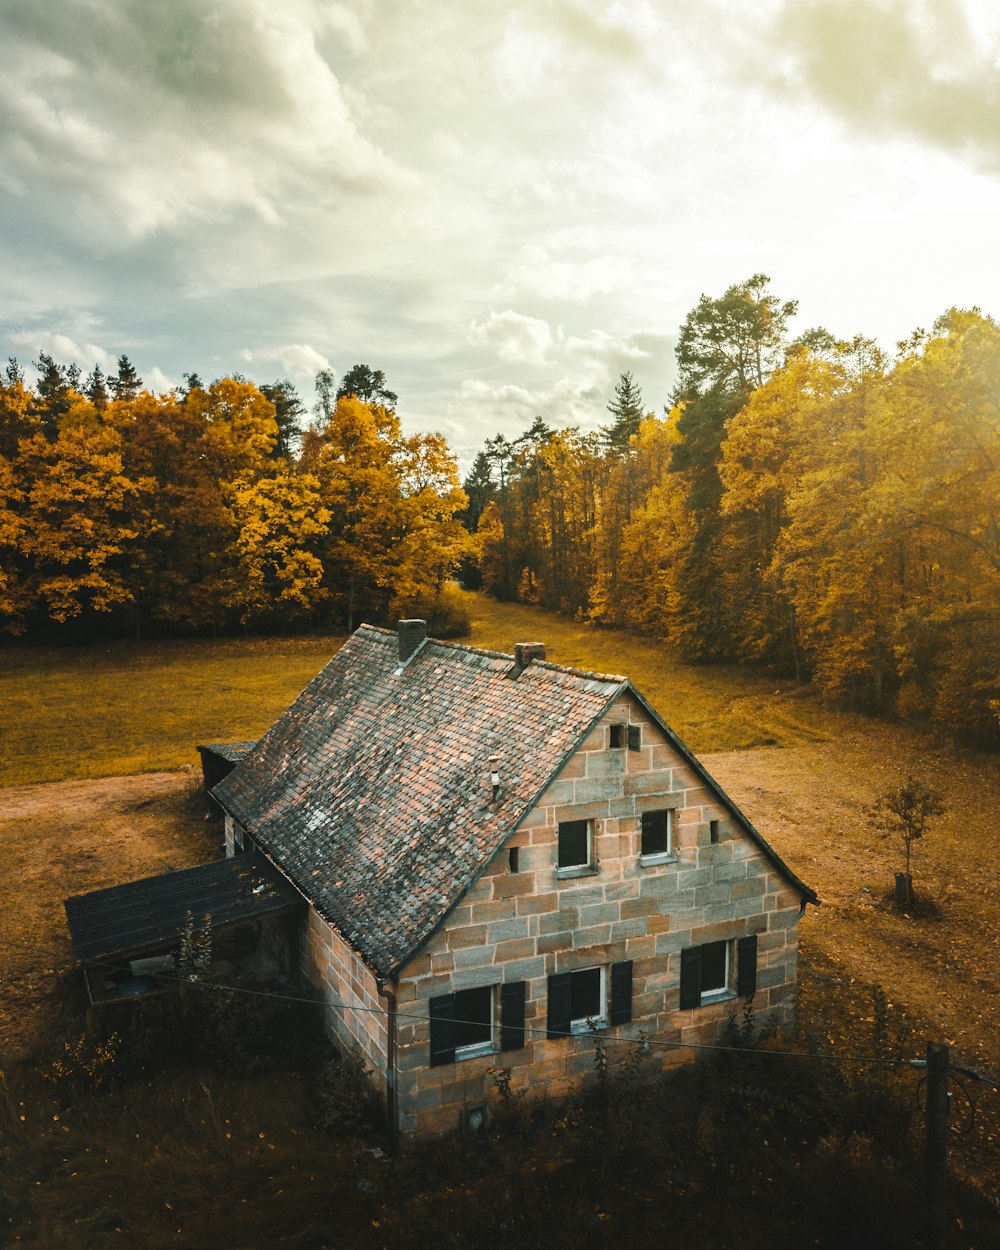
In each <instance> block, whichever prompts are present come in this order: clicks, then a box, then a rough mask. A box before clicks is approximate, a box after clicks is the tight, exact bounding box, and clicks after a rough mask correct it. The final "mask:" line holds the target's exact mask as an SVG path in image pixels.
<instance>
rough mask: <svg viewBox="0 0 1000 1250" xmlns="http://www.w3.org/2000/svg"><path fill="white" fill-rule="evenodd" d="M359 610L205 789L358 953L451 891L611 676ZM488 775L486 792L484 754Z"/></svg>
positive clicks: (384, 959) (579, 731) (603, 697)
mask: <svg viewBox="0 0 1000 1250" xmlns="http://www.w3.org/2000/svg"><path fill="white" fill-rule="evenodd" d="M512 659H513V657H512V656H509V655H503V654H500V653H497V652H490V651H481V650H476V649H474V648H472V647H465V646H456V645H452V644H446V643H440V642H435V641H433V640H429V641H428V642H426V643H425V644H424V645H423V646H422V647H421V648H420V650H419V651H418V652H417V653H416V654H415V655H414V656H413V657H412V659H411V660H410V661H409V662H408V663H407V664H405V665H400V663H399V660H398V650H397V638H396V634H395V633H390V632H389V631H387V630H382V629H378V628H376V627H375V626H369V625H364V626H362V627H361V629H359V630H358V631H357V632H356V633H355V634H353V635H352V637H351V638H350V639H349V640H348V641H347V642H346V643H345V644H344V646H343V647H342V648H341V650H340V651H338V652H337V654H336V655H335V656H334V658H333V659H332V660H331V661H330V663H329V664H328V665H327V666H326V668H325V669H324V670H323V671H322V672H321V673H320V674H319V676H318V677H316V678H315V680H314V681H312V682H311V683H310V684H309V685H308V686H307V687H306V689H305V690H304V691H303V692H302V694H301V695H300V696H299V697H298V699H296V701H295V702H294V703H293V704H292V706H291V707H290V708H289V709H288V711H287V712H285V714H284V715H283V716H282V717H280V719H279V720H278V721H277V722H276V723H275V724H274V725H273V726H272V727H271V729H270V730H269V731H268V733H267V734H266V735H265V736H264V737H263V738H262V739H261V740H260V742H259V743H258V744H257V746H256V747H255V748H254V749H253V750H252V751H251V752H250V753H249V754H248V755H247V756H246V758H245V759H244V761H243V762H242V763H241V764H240V765H239V766H238V767H237V768H236V769H234V771H233V772H232V773H230V774H229V776H228V777H227V778H226V779H225V780H224V781H222V782H220V784H219V785H218V786H216V788H215V790H214V791H213V793H214V795H215V796H216V798H218V799H219V801H220V802H221V803H222V804H223V805H224V806H225V807H226V808H227V809H228V810H229V811H230V812H232V814H233V815H234V816H235V817H236V819H237V820H238V821H240V823H241V824H243V825H244V826H245V827H246V828H247V829H248V830H249V832H250V833H251V834H252V835H253V837H254V838H255V839H256V840H257V841H258V842H259V844H260V845H261V846H262V847H263V848H264V849H265V850H266V851H267V852H268V853H269V854H270V855H272V856H273V857H274V859H275V861H276V862H277V863H279V864H280V865H281V867H282V868H283V869H284V870H285V871H286V872H287V873H288V874H289V876H290V877H291V878H292V880H294V881H295V882H296V883H297V884H298V885H299V886H300V887H301V888H302V890H303V891H304V892H305V893H306V894H307V895H308V896H309V897H310V898H311V899H312V901H313V902H314V903H315V905H316V906H317V907H318V908H319V910H320V911H321V912H322V913H323V914H324V915H325V916H326V917H327V918H328V919H330V920H331V921H333V923H334V924H335V925H336V926H337V928H338V929H339V930H340V932H341V933H342V934H343V935H344V936H345V937H346V938H347V940H348V941H349V942H350V943H351V944H352V945H353V946H354V947H355V948H356V949H357V950H358V951H360V952H361V954H362V955H363V956H364V957H365V959H366V960H367V961H368V962H369V963H370V964H371V966H372V967H373V968H375V969H376V970H377V971H379V972H381V973H383V974H390V973H392V972H393V971H395V970H396V969H398V968H399V967H400V966H401V965H402V964H403V963H404V962H405V961H406V959H407V958H409V956H410V955H411V954H412V953H413V952H414V951H415V950H416V949H417V948H418V947H419V946H420V945H421V944H422V943H423V942H424V941H425V940H426V938H427V937H428V936H429V935H430V933H431V932H433V930H434V928H435V927H436V926H437V925H438V924H439V923H440V921H441V920H442V919H443V918H444V916H445V915H446V914H447V912H448V911H449V910H450V909H451V908H452V907H453V906H454V905H455V904H456V903H457V902H458V901H459V899H460V898H461V897H462V895H463V894H464V893H465V892H466V890H467V889H468V888H469V885H470V884H471V883H472V881H473V880H474V879H475V878H476V876H477V875H478V874H479V873H480V872H481V871H482V869H483V867H484V866H485V864H486V863H487V862H488V861H489V859H490V858H491V857H492V855H494V854H495V853H496V851H497V850H498V849H499V847H500V846H501V845H502V844H503V842H504V841H505V840H506V838H507V837H508V836H509V834H510V833H511V832H512V830H513V829H514V828H516V826H517V824H518V823H519V822H520V820H521V819H522V818H523V817H524V815H525V814H526V813H527V812H528V810H529V809H530V807H531V805H532V803H533V802H534V801H535V799H536V798H537V796H538V795H539V793H540V792H541V791H542V790H543V789H544V788H545V786H546V785H547V784H548V782H549V781H550V780H551V778H552V777H553V775H554V774H555V773H556V772H557V771H558V769H559V768H560V767H561V765H562V763H563V761H564V760H565V758H566V757H567V755H568V754H569V753H570V752H571V751H572V750H573V749H574V748H575V747H576V745H577V743H578V742H579V741H580V740H581V739H582V738H583V737H584V736H585V735H586V733H587V732H588V731H589V729H590V727H591V726H592V724H593V723H594V721H595V720H596V719H597V718H598V717H599V716H600V715H601V714H602V712H603V711H604V709H605V708H606V707H607V705H608V703H609V702H610V700H611V699H612V698H613V697H614V696H615V695H616V694H617V693H618V692H619V691H620V690H621V689H622V688H623V685H624V684H625V679H624V678H621V677H616V676H609V675H605V674H599V673H584V672H581V671H579V670H575V669H568V668H565V667H563V666H561V665H556V664H550V663H546V662H544V661H538V660H536V661H533V662H532V663H531V664H529V665H528V667H527V668H525V669H524V670H523V671H522V672H521V673H520V675H519V676H518V677H517V678H516V679H512V678H511V677H510V676H509V674H510V672H511V667H512ZM493 755H497V756H499V757H500V760H499V772H500V777H501V789H500V794H499V796H498V799H497V800H496V802H494V801H493V799H492V792H491V787H490V776H489V769H490V764H489V760H490V756H493Z"/></svg>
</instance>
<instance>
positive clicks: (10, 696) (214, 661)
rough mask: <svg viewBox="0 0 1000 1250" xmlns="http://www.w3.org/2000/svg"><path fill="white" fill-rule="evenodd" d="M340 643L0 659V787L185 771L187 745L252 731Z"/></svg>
mask: <svg viewBox="0 0 1000 1250" xmlns="http://www.w3.org/2000/svg"><path fill="white" fill-rule="evenodd" d="M342 641H343V639H342V638H265V639H260V638H251V639H224V640H213V639H199V640H196V641H174V642H150V643H131V642H121V643H115V644H113V645H107V644H105V645H101V646H95V647H72V648H58V649H57V648H45V649H42V648H37V647H25V648H19V649H14V648H9V649H7V650H3V651H0V706H2V707H3V709H4V714H3V720H2V723H0V785H5V786H11V785H21V784H24V783H27V782H33V781H61V780H68V779H70V778H76V777H101V776H106V775H111V774H116V773H139V772H148V771H151V770H154V769H172V768H182V767H184V766H185V765H195V764H197V763H198V755H197V752H196V751H195V746H196V745H197V744H198V743H202V742H219V741H226V740H233V739H240V738H256V737H258V736H259V735H260V734H261V733H263V731H264V730H265V729H266V728H267V727H268V725H270V724H271V722H272V721H273V720H274V719H275V717H276V716H277V715H278V713H279V712H281V711H282V710H283V709H284V708H286V707H287V706H288V704H289V703H290V702H291V701H292V699H293V698H294V697H295V696H296V695H297V694H298V693H299V691H300V690H301V689H302V687H303V686H305V684H306V683H307V682H308V681H309V680H310V679H311V678H313V677H314V676H315V675H316V673H317V672H319V670H320V669H321V668H322V667H323V665H324V664H325V663H326V662H327V660H329V658H330V656H331V655H333V653H334V652H335V651H336V649H337V648H338V647H339V646H340V644H341V642H342Z"/></svg>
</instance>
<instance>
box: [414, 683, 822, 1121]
mask: <svg viewBox="0 0 1000 1250" xmlns="http://www.w3.org/2000/svg"><path fill="white" fill-rule="evenodd" d="M624 723H631V724H632V725H639V726H640V732H641V746H640V748H639V750H636V751H633V750H628V749H626V748H612V747H610V736H609V730H610V726H611V725H612V724H624ZM650 810H654V811H655V810H670V811H672V813H673V817H672V819H673V845H672V854H671V855H670V856H669V858H667V859H664V858H663V857H656V858H655V860H654V859H651V860H650V861H641V860H640V821H641V815H642V813H643V812H644V811H650ZM582 819H587V820H590V821H592V822H593V825H592V829H593V839H594V842H593V848H594V855H593V859H592V865H591V867H590V868H589V869H576V870H572V871H567V870H565V869H564V870H559V869H558V868H557V846H558V826H559V823H560V821H568V820H582ZM713 822H714V837H713ZM514 847H516V848H517V851H518V856H517V868H518V871H516V872H513V871H512V870H511V867H510V862H509V856H508V853H507V852H508V850H509V849H510V848H514ZM799 904H800V897H799V894H798V892H797V891H796V890H795V889H794V888H792V887H791V886H789V885H788V883H787V882H786V880H785V879H784V877H783V876H782V875H781V874H779V873H778V872H777V871H776V870H775V868H774V867H773V866H772V864H771V862H770V861H769V860H768V859H767V858H766V856H765V855H764V853H763V852H762V851H761V850H760V848H759V847H758V846H757V845H756V844H755V843H754V842H752V841H751V840H750V839H749V838H748V837H747V836H746V835H745V834H744V833H743V832H742V831H741V830H740V829H739V827H738V826H737V825H736V824H735V822H734V821H732V820H731V818H730V817H729V815H728V813H727V812H726V810H725V809H724V808H723V807H722V806H721V805H720V804H719V803H718V802H716V801H715V800H714V799H713V797H712V795H711V794H710V793H709V791H708V790H707V789H706V787H705V786H704V784H703V783H702V781H701V780H700V778H698V777H697V775H696V774H695V773H694V772H693V771H692V770H691V769H690V767H689V766H688V765H687V764H686V763H685V762H684V760H683V759H682V758H681V757H680V756H679V755H678V754H677V752H676V751H675V750H674V748H673V747H672V746H671V745H670V744H669V742H668V741H667V740H666V738H665V737H664V735H663V734H662V732H661V731H660V729H659V728H658V727H657V726H656V725H655V723H654V722H653V721H652V720H651V719H650V718H649V716H648V715H647V713H646V712H645V710H644V709H643V707H642V705H641V704H639V703H638V702H637V701H636V700H635V699H633V698H632V697H631V696H629V695H627V694H626V695H623V696H622V697H621V698H620V699H619V700H618V701H617V702H616V703H615V704H614V706H613V707H612V708H611V709H610V710H609V712H608V714H607V715H606V717H605V718H604V720H603V721H602V723H601V724H599V725H598V726H597V727H596V728H595V729H594V730H593V731H592V732H591V733H590V735H589V736H588V737H587V739H586V741H585V742H584V743H583V744H582V746H581V747H580V749H579V750H578V751H577V752H576V753H575V754H574V756H573V757H572V758H571V759H570V760H569V761H568V762H567V763H566V765H565V766H564V767H563V769H562V770H561V772H560V774H559V776H558V777H557V778H556V779H555V780H554V781H553V782H552V784H551V785H550V786H549V788H548V790H547V791H546V792H545V794H544V795H543V796H542V798H541V799H540V801H539V802H538V804H537V806H536V807H535V808H534V810H533V811H532V812H531V813H530V814H529V816H528V817H527V819H526V820H525V821H524V822H523V823H522V825H521V827H520V828H519V829H518V830H517V832H516V833H515V834H514V835H513V836H512V837H511V839H510V840H509V842H508V843H507V845H506V846H505V847H504V848H503V850H502V851H501V852H500V853H499V854H498V855H497V856H496V857H495V858H494V860H493V861H492V863H491V864H490V865H489V866H488V867H487V869H486V870H485V872H484V873H483V875H482V876H481V877H480V879H479V880H478V881H477V882H476V883H475V885H474V886H473V887H472V888H471V889H470V891H469V893H468V894H467V895H466V897H465V898H464V899H463V901H462V902H461V903H460V904H459V905H458V906H457V907H456V908H455V909H454V910H453V911H452V912H451V913H450V915H449V916H448V918H447V919H446V921H445V923H444V924H443V926H442V927H441V928H440V929H439V930H438V931H437V933H436V934H435V935H434V936H433V937H432V938H431V940H430V941H429V942H428V944H427V945H426V946H425V947H424V949H423V950H422V951H421V952H420V953H419V954H418V955H417V956H415V958H414V959H412V960H411V961H410V962H409V964H407V965H406V967H405V968H404V969H403V971H402V973H401V975H400V977H399V984H398V1005H399V1012H400V1020H399V1022H398V1031H397V1046H398V1050H397V1062H396V1069H397V1084H398V1103H399V1128H400V1131H401V1133H402V1134H403V1135H404V1136H415V1135H423V1134H433V1133H438V1132H447V1131H449V1130H451V1129H453V1128H455V1127H457V1126H458V1125H459V1124H460V1123H461V1120H462V1116H463V1113H464V1111H465V1110H466V1109H468V1108H470V1107H472V1106H480V1105H483V1104H489V1103H490V1102H491V1101H492V1100H493V1099H494V1097H495V1082H494V1078H493V1077H492V1076H491V1075H490V1069H491V1068H496V1067H504V1068H508V1067H509V1068H511V1069H512V1087H513V1089H515V1090H519V1089H525V1090H527V1091H529V1093H531V1094H532V1095H537V1096H546V1095H548V1096H554V1097H558V1096H561V1095H564V1094H566V1093H567V1092H568V1091H569V1090H570V1089H571V1088H573V1087H576V1086H577V1085H578V1084H579V1083H580V1082H581V1081H585V1080H586V1079H588V1078H589V1077H591V1076H592V1075H593V1064H594V1040H595V1039H594V1036H593V1035H587V1034H576V1035H573V1036H571V1037H568V1038H556V1039H552V1040H548V1039H547V1038H546V1036H545V1031H546V1018H547V978H548V977H549V976H551V975H553V974H555V973H560V972H573V971H579V970H582V969H586V968H592V967H595V966H600V967H602V968H604V967H609V966H610V965H612V964H615V963H618V962H621V961H623V960H631V961H632V973H633V984H632V1022H631V1023H630V1024H627V1025H619V1026H615V1027H609V1028H605V1029H602V1030H601V1032H600V1034H599V1037H600V1040H601V1042H602V1044H603V1045H604V1046H605V1047H606V1048H607V1051H608V1055H609V1058H610V1060H611V1062H612V1063H614V1062H616V1061H617V1060H619V1059H620V1058H621V1057H623V1055H624V1054H625V1052H626V1048H627V1047H628V1045H629V1041H630V1040H632V1041H635V1040H636V1039H638V1038H639V1037H640V1032H642V1033H644V1034H646V1035H647V1036H648V1037H649V1038H650V1039H654V1040H657V1041H661V1042H662V1041H666V1042H671V1043H675V1044H676V1045H675V1046H657V1045H652V1046H651V1047H650V1048H649V1053H648V1055H647V1057H646V1058H644V1060H643V1066H644V1069H645V1070H648V1071H653V1070H658V1069H660V1068H664V1067H668V1066H670V1065H672V1064H674V1063H678V1062H682V1061H684V1060H686V1059H690V1058H691V1057H692V1052H691V1051H690V1050H687V1051H685V1050H684V1049H683V1045H684V1044H685V1043H687V1044H690V1043H692V1042H712V1041H716V1040H718V1039H719V1038H720V1037H721V1036H722V1034H723V1031H724V1029H725V1026H726V1021H727V1017H728V1015H729V1014H730V1013H731V1012H732V1011H733V1010H734V1009H735V1010H736V1011H737V1013H738V1014H739V1013H741V1011H742V1005H741V1003H740V1001H739V1000H737V999H736V997H735V993H732V994H730V995H729V996H728V997H727V998H726V999H724V1000H722V1001H717V1002H712V1003H710V1004H706V1005H704V1006H701V1007H698V1008H696V1009H688V1010H684V1011H682V1010H680V1008H679V987H680V968H681V952H682V951H683V950H684V949H685V948H687V947H690V946H700V945H703V944H705V943H708V942H715V941H723V940H725V941H730V942H733V943H735V941H736V940H737V939H739V938H742V937H746V936H748V935H750V934H755V935H757V939H758V941H757V956H758V959H757V991H756V995H755V997H754V1002H753V1010H754V1016H755V1018H756V1019H757V1020H759V1021H760V1022H761V1023H762V1024H764V1025H767V1026H775V1025H778V1024H783V1023H788V1022H789V1021H790V1019H791V1011H792V995H793V990H794V984H795V973H796V959H797V936H796V935H797V928H796V926H797V922H798V918H799V914H800V906H799ZM734 949H735V947H734ZM515 981H524V982H525V983H526V1004H525V1028H526V1041H525V1045H524V1047H523V1048H521V1049H518V1050H510V1051H506V1052H503V1053H495V1054H490V1055H480V1056H477V1057H474V1058H465V1059H459V1060H458V1061H457V1062H453V1063H446V1064H442V1065H440V1066H437V1067H431V1066H430V1064H429V1051H430V1031H429V1024H428V1022H427V1020H426V1017H427V1013H428V1008H429V1002H430V999H431V998H433V997H435V996H438V995H443V994H447V993H451V992H453V991H458V990H463V989H472V988H476V987H480V986H486V985H497V986H499V985H501V984H503V983H509V982H515ZM498 993H499V992H498Z"/></svg>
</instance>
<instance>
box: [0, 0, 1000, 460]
mask: <svg viewBox="0 0 1000 1250" xmlns="http://www.w3.org/2000/svg"><path fill="white" fill-rule="evenodd" d="M998 223H1000V5H997V4H996V3H995V0H754V3H749V4H748V3H746V0H697V2H696V0H655V2H654V0H611V2H610V3H608V2H606V0H605V2H603V3H602V2H598V0H532V2H531V3H527V4H523V3H520V2H519V0H496V2H494V0H347V2H344V3H341V2H339V0H282V2H281V4H277V3H275V2H274V0H170V3H169V4H150V3H149V2H148V0H4V4H3V6H2V8H0V359H2V358H3V357H6V356H8V355H11V356H16V357H17V358H18V360H19V361H21V362H22V364H25V365H27V364H29V362H30V361H31V360H33V359H34V358H36V357H37V354H38V352H39V351H46V352H48V353H49V354H51V355H53V356H54V357H55V358H56V359H57V360H59V361H62V362H64V363H68V362H69V361H71V360H75V361H76V362H77V363H78V364H79V365H80V366H81V367H82V369H83V370H84V372H87V371H88V370H89V369H90V368H91V367H92V366H93V365H94V364H95V363H96V364H100V365H101V366H102V368H104V369H105V371H107V370H109V369H110V370H111V371H113V370H114V367H115V361H116V359H117V357H118V356H119V355H120V354H121V353H123V352H124V353H126V354H127V355H128V356H129V357H130V359H131V360H132V361H133V363H134V364H135V365H136V367H137V369H138V370H139V372H140V374H141V375H142V376H143V378H144V379H145V382H146V384H147V385H148V386H150V387H151V388H152V389H154V390H157V391H160V390H167V389H169V388H170V387H172V386H176V385H180V384H182V377H183V374H184V373H187V372H195V373H197V374H199V375H200V376H201V377H202V378H203V379H204V380H205V381H209V380H211V379H213V378H216V377H220V376H224V375H226V374H229V373H232V372H233V371H239V372H240V373H242V374H243V375H244V376H246V377H248V378H250V379H252V380H253V381H256V382H271V381H274V380H276V379H279V378H288V379H290V380H291V381H293V382H294V383H295V385H296V386H297V387H298V389H299V392H300V394H301V395H302V397H303V399H304V400H305V402H306V403H307V404H311V403H312V401H313V398H314V392H313V381H314V377H315V374H316V372H317V370H319V369H323V368H329V369H331V370H332V371H333V372H334V374H335V375H336V376H337V377H338V378H339V377H341V376H342V375H343V374H344V373H345V372H346V371H347V369H349V368H350V367H351V366H352V365H353V364H356V363H359V362H361V363H365V364H368V365H370V366H371V367H372V368H380V369H382V370H383V371H384V372H385V374H386V378H387V382H388V384H389V386H390V387H391V388H392V389H393V390H394V391H396V392H397V393H398V395H399V408H398V411H399V414H400V416H401V418H402V420H403V425H404V428H405V429H406V430H407V431H408V432H417V431H421V432H422V431H430V430H440V431H442V432H443V433H444V434H445V435H446V436H447V437H448V439H449V441H450V442H451V443H452V445H453V447H455V448H456V450H458V451H459V453H460V455H461V457H462V460H463V462H464V463H466V464H467V463H468V461H469V459H471V456H472V455H473V454H474V452H475V450H476V449H477V448H478V447H479V446H481V444H482V442H483V440H484V439H485V438H487V437H490V436H492V435H494V434H496V433H498V432H500V433H504V434H506V435H507V436H514V435H516V434H518V433H520V432H521V431H522V430H523V429H524V428H525V427H526V426H527V425H528V424H529V423H530V421H531V420H532V418H533V417H534V416H535V415H536V414H537V415H541V416H542V417H544V418H545V420H546V421H548V422H549V423H550V424H552V425H554V426H556V427H563V426H566V425H570V424H573V425H579V426H580V427H582V428H584V429H593V428H595V427H596V426H597V425H599V424H601V423H602V422H605V421H607V420H608V419H609V418H608V415H607V413H606V410H605V405H606V404H607V402H608V401H609V399H610V398H611V395H612V391H613V388H614V385H615V382H616V380H617V378H618V377H619V375H620V374H621V373H622V372H623V371H625V370H629V371H631V372H632V374H633V376H634V378H635V380H636V381H637V382H638V383H639V385H640V386H641V388H642V392H643V396H644V399H645V403H646V406H647V408H649V409H651V410H657V411H660V410H662V407H663V405H664V404H666V403H667V401H668V397H669V394H670V390H671V387H672V385H673V382H674V378H675V366H674V348H675V345H676V340H677V334H678V330H679V328H680V325H681V323H682V322H683V320H684V318H685V316H686V315H687V314H688V312H689V311H690V310H691V309H692V308H693V307H694V306H695V304H696V303H697V301H698V299H699V298H700V296H701V295H702V294H707V295H709V296H712V297H715V296H719V295H721V294H722V293H723V291H724V290H725V289H726V288H727V287H728V286H730V285H732V284H733V283H735V282H739V281H741V280H743V279H745V278H748V277H750V276H751V275H752V274H754V273H757V272H763V273H766V274H768V275H770V278H771V289H772V291H773V293H774V294H776V295H777V296H779V297H780V298H781V299H782V300H787V299H797V300H798V301H799V313H798V316H797V318H796V321H795V322H794V324H793V330H795V331H796V332H798V331H801V330H804V329H806V328H809V327H811V326H816V325H823V326H825V327H826V328H827V329H829V330H830V331H832V332H833V333H834V334H836V335H838V336H841V337H850V336H851V335H853V334H855V333H864V334H867V335H871V336H873V337H875V338H877V339H878V340H879V341H880V342H881V343H882V345H883V346H884V347H886V348H888V349H892V348H893V347H894V345H895V343H896V342H897V340H900V339H902V338H905V337H907V336H908V335H909V334H910V333H911V332H912V331H913V330H914V329H915V328H916V327H918V326H923V327H929V326H930V325H931V323H932V322H933V321H934V319H935V318H936V317H937V316H938V315H940V314H941V313H942V312H944V311H945V310H946V309H947V308H949V307H952V306H956V305H957V306H961V307H970V306H973V305H977V306H979V307H980V308H982V310H983V311H984V312H986V313H992V314H993V315H997V316H1000V247H998V245H997V235H998ZM29 376H30V371H29Z"/></svg>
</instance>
